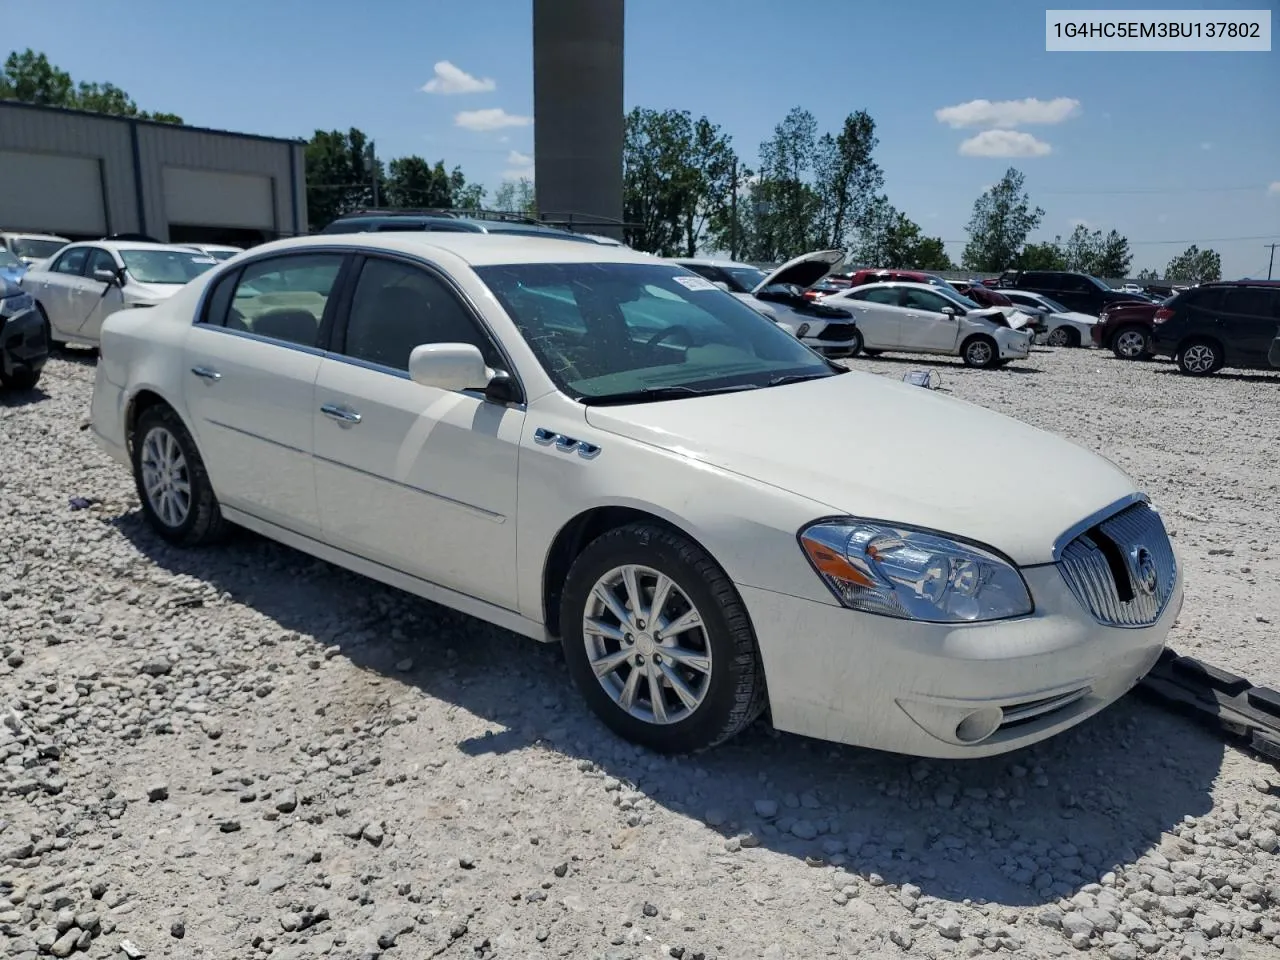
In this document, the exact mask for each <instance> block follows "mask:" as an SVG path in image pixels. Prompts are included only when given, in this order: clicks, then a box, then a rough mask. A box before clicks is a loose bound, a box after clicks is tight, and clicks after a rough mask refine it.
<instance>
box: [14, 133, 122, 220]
mask: <svg viewBox="0 0 1280 960" xmlns="http://www.w3.org/2000/svg"><path fill="white" fill-rule="evenodd" d="M105 211H106V208H105V207H104V206H103V202H102V168H101V165H100V161H99V160H98V159H97V158H96V157H63V156H58V155H57V154H53V153H23V152H20V151H17V150H0V227H3V228H4V229H6V230H27V231H31V232H33V233H69V234H72V235H76V234H80V235H84V236H91V237H101V236H103V235H104V234H105V233H106V232H107V220H106V213H105Z"/></svg>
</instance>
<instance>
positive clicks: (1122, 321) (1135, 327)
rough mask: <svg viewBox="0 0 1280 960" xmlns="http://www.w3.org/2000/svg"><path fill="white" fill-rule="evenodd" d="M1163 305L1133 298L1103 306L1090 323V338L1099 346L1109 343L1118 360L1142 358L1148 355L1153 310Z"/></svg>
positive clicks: (1154, 316)
mask: <svg viewBox="0 0 1280 960" xmlns="http://www.w3.org/2000/svg"><path fill="white" fill-rule="evenodd" d="M1167 302H1168V301H1165V303H1167ZM1163 309H1165V307H1164V303H1139V302H1136V301H1135V302H1133V303H1112V304H1110V305H1108V306H1106V307H1103V309H1102V312H1101V313H1099V314H1098V322H1097V323H1095V324H1094V325H1093V342H1094V343H1095V344H1096V345H1097V346H1099V347H1110V348H1111V350H1112V351H1113V352H1114V353H1115V355H1116V356H1117V357H1119V358H1120V359H1121V360H1146V359H1148V358H1149V357H1150V356H1151V332H1152V331H1153V330H1154V329H1155V325H1156V312H1157V311H1158V310H1163Z"/></svg>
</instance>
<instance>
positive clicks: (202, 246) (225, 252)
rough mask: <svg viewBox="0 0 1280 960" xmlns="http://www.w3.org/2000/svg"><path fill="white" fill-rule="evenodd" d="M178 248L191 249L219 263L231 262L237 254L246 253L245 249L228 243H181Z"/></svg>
mask: <svg viewBox="0 0 1280 960" xmlns="http://www.w3.org/2000/svg"><path fill="white" fill-rule="evenodd" d="M178 246H180V247H189V248H190V249H192V250H195V251H196V252H197V253H203V254H204V255H205V256H207V257H213V259H215V260H217V261H218V262H219V263H221V262H222V261H223V260H230V259H231V258H232V257H234V256H235V255H236V254H237V253H244V247H234V246H232V245H231V244H228V243H180V244H178Z"/></svg>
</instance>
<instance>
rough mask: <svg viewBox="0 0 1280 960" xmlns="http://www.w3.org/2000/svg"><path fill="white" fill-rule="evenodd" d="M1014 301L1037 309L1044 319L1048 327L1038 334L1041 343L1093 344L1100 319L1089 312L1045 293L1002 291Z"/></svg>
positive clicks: (1023, 306)
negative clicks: (1075, 308)
mask: <svg viewBox="0 0 1280 960" xmlns="http://www.w3.org/2000/svg"><path fill="white" fill-rule="evenodd" d="M1000 292H1001V293H1003V294H1004V295H1005V296H1006V297H1008V298H1009V299H1010V300H1012V301H1013V303H1014V305H1015V306H1017V307H1020V308H1022V309H1026V310H1034V311H1036V312H1037V313H1039V314H1040V316H1041V317H1042V318H1043V323H1044V326H1045V329H1044V331H1043V332H1041V333H1039V334H1037V335H1036V341H1037V342H1038V343H1043V344H1047V345H1048V346H1050V347H1092V346H1093V345H1094V343H1093V327H1094V324H1096V323H1097V322H1098V318H1097V317H1095V316H1093V315H1092V314H1088V313H1077V312H1076V311H1074V310H1068V309H1067V308H1066V307H1064V306H1063V305H1062V304H1060V303H1059V302H1058V301H1057V300H1054V299H1052V298H1050V297H1046V296H1045V295H1044V294H1043V293H1032V292H1030V291H1029V290H1008V289H1002V290H1001V291H1000Z"/></svg>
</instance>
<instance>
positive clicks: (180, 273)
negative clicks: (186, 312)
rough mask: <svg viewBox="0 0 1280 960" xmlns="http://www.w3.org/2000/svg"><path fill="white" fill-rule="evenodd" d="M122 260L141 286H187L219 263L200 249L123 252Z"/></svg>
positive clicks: (121, 253) (138, 249) (139, 249)
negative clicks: (166, 284)
mask: <svg viewBox="0 0 1280 960" xmlns="http://www.w3.org/2000/svg"><path fill="white" fill-rule="evenodd" d="M120 259H121V260H123V261H124V267H125V269H126V270H128V271H129V276H130V277H132V278H133V279H134V280H137V281H138V282H139V283H173V284H179V285H181V284H184V283H187V282H188V281H191V280H194V279H195V278H196V277H198V276H200V274H202V273H204V272H205V271H206V270H208V269H209V268H210V267H212V266H213V265H214V264H216V263H217V261H216V260H214V259H213V257H211V256H209V255H208V254H207V253H201V252H199V251H196V250H146V249H142V248H137V249H134V250H121V251H120Z"/></svg>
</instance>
